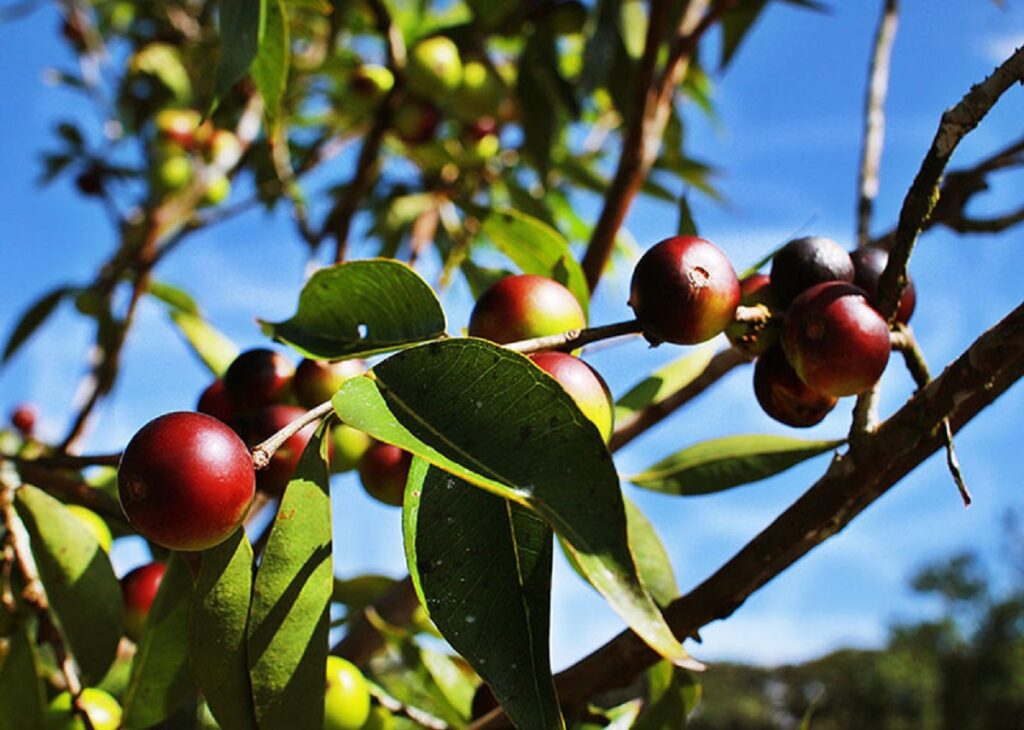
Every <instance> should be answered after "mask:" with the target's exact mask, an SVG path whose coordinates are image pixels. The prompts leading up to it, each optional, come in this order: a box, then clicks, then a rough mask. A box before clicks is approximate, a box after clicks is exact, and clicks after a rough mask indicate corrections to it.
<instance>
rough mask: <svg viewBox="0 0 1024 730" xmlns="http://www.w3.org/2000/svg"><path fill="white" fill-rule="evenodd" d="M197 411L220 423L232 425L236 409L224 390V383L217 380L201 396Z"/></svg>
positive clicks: (219, 379)
mask: <svg viewBox="0 0 1024 730" xmlns="http://www.w3.org/2000/svg"><path fill="white" fill-rule="evenodd" d="M196 410H197V411H199V412H200V413H205V414H206V415H208V416H213V417H214V418H216V419H217V420H218V421H223V422H224V423H231V421H232V420H233V419H234V417H235V408H234V406H232V405H231V401H230V400H228V394H227V391H225V390H224V381H223V380H222V379H221V378H217V379H216V380H214V381H213V382H212V383H210V384H209V385H208V386H206V389H205V390H204V391H203V392H202V393H201V394H200V396H199V402H198V403H197V404H196Z"/></svg>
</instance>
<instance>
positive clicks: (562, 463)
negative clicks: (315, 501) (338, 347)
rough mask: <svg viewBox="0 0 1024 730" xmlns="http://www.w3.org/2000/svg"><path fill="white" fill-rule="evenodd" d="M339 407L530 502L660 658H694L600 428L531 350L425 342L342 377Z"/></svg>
mask: <svg viewBox="0 0 1024 730" xmlns="http://www.w3.org/2000/svg"><path fill="white" fill-rule="evenodd" d="M334 409H335V411H336V412H337V413H338V415H339V416H341V419H342V420H343V421H345V422H346V423H349V424H350V425H352V426H354V427H356V428H359V429H361V430H364V431H367V432H368V433H370V434H371V435H373V436H374V437H376V438H377V439H379V440H381V441H386V442H388V443H392V444H396V445H398V446H400V447H402V448H405V449H407V450H408V451H411V452H413V453H414V454H416V455H417V456H420V457H422V458H424V459H426V460H427V461H429V462H431V463H432V464H434V465H435V466H438V467H440V468H442V469H444V470H445V471H447V472H450V473H452V474H455V475H456V476H458V477H461V478H462V479H464V480H466V481H468V482H470V483H472V484H475V485H477V486H480V487H483V488H484V489H487V490H488V491H491V492H494V493H495V494H497V495H499V496H501V497H504V498H506V499H510V500H512V501H514V502H517V503H519V504H521V505H524V506H526V507H529V508H530V509H532V510H534V511H536V512H537V513H538V514H539V515H540V516H541V517H542V518H543V519H544V520H545V521H546V522H547V523H548V524H549V525H551V526H552V527H553V528H554V529H555V531H556V532H558V533H559V534H560V535H562V536H563V537H564V538H565V539H566V542H567V543H568V544H569V545H570V548H571V550H572V551H573V554H574V556H575V558H576V560H577V562H579V564H580V567H581V568H582V570H583V572H584V573H585V574H586V576H587V578H588V580H589V581H590V582H591V584H592V585H593V586H594V587H595V588H597V590H598V591H600V593H601V595H603V596H604V597H605V600H607V601H608V602H609V604H610V605H611V606H612V608H614V609H615V610H616V611H617V612H618V613H619V614H620V615H621V616H622V617H623V618H624V619H626V622H627V623H628V624H629V626H630V627H631V628H633V629H634V630H635V631H636V632H637V634H639V635H640V636H641V637H643V638H644V640H645V641H646V642H647V643H648V644H649V645H650V646H651V647H652V648H653V649H655V650H656V651H658V652H659V653H661V654H662V655H664V656H665V657H666V658H671V659H673V660H675V661H679V662H687V661H689V660H688V658H687V655H686V652H685V651H684V650H683V648H682V646H680V644H679V642H678V641H677V640H676V639H675V637H674V636H673V635H672V632H671V630H670V629H669V628H668V626H667V624H666V623H665V620H664V618H663V617H662V615H661V613H660V611H658V609H657V606H656V605H655V603H654V600H653V599H652V598H651V596H650V594H649V593H648V592H647V591H646V589H645V588H644V587H643V585H642V583H641V582H640V579H639V576H638V574H637V569H636V565H635V564H634V562H633V558H632V555H631V554H630V552H629V545H628V540H627V533H626V517H625V509H624V507H623V505H622V495H621V492H620V491H619V484H618V476H617V474H616V472H615V467H614V465H613V464H612V460H611V455H610V454H609V453H608V450H607V448H606V447H605V445H604V442H603V441H602V439H601V436H600V434H599V433H598V431H597V428H596V427H595V426H594V424H593V423H591V422H590V421H589V420H588V419H587V418H586V417H585V416H584V415H583V414H582V413H581V412H580V410H579V408H578V406H577V405H576V403H575V402H574V401H573V399H572V398H571V397H570V396H569V395H568V394H566V392H565V391H564V390H563V389H562V388H561V386H559V385H558V383H557V382H556V381H555V380H554V379H553V378H551V377H550V376H548V375H547V373H544V372H543V371H541V370H540V369H539V368H537V367H536V366H534V365H533V363H531V362H530V361H529V360H528V359H527V358H525V357H523V356H522V355H519V354H517V353H514V352H511V351H509V350H506V349H505V348H502V347H498V346H496V345H493V344H491V343H489V342H485V341H483V340H476V339H459V340H447V341H441V342H433V343H429V344H427V345H423V346H420V347H415V348H411V349H409V350H406V351H404V352H400V353H398V354H397V355H394V356H393V357H391V358H389V359H387V360H385V361H384V362H382V363H380V364H379V365H377V366H376V367H374V368H373V370H372V371H371V374H370V376H360V377H358V378H353V379H352V380H349V381H347V382H346V383H345V384H344V385H343V386H342V387H341V389H340V390H339V391H338V393H337V394H335V397H334ZM566 454H572V455H573V459H567V458H566Z"/></svg>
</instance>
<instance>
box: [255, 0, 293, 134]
mask: <svg viewBox="0 0 1024 730" xmlns="http://www.w3.org/2000/svg"><path fill="white" fill-rule="evenodd" d="M261 2H262V3H264V10H265V14H266V15H265V23H264V27H263V32H262V34H261V35H260V43H259V51H258V52H257V53H256V58H255V59H253V62H252V66H251V67H250V69H249V74H250V76H252V81H253V83H254V84H255V85H256V89H257V90H258V91H259V92H260V97H261V98H262V99H263V113H264V115H265V116H266V118H267V121H268V122H269V127H270V130H271V135H273V134H274V133H275V130H276V129H277V124H278V118H279V117H280V112H281V99H282V98H283V97H284V89H285V85H286V83H287V81H288V64H289V61H290V56H289V43H290V41H289V31H288V15H287V12H286V11H285V6H284V0H261Z"/></svg>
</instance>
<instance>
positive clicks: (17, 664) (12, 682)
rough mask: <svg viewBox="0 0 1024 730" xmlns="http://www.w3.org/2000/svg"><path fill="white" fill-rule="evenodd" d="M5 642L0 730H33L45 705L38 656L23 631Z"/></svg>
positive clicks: (0, 673) (0, 672) (0, 676)
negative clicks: (5, 654)
mask: <svg viewBox="0 0 1024 730" xmlns="http://www.w3.org/2000/svg"><path fill="white" fill-rule="evenodd" d="M7 640H8V641H9V642H10V643H9V644H8V646H7V656H6V658H4V659H3V660H2V662H3V663H2V664H0V730H34V728H38V727H39V724H40V721H41V720H42V715H43V709H44V708H45V706H46V704H45V699H46V695H45V693H44V691H43V680H42V672H41V671H40V668H39V657H38V656H37V654H36V649H35V646H34V645H33V644H32V640H31V639H30V638H29V635H28V631H26V630H25V629H24V628H18V629H17V630H16V631H14V633H13V634H11V635H10V636H9V637H7Z"/></svg>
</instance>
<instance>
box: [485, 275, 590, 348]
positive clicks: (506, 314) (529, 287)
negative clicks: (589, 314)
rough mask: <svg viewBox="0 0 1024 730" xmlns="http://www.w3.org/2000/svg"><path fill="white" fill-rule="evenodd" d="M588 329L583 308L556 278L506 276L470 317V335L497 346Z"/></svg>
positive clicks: (491, 289) (486, 292) (493, 286)
mask: <svg viewBox="0 0 1024 730" xmlns="http://www.w3.org/2000/svg"><path fill="white" fill-rule="evenodd" d="M586 326H587V319H586V315H584V313H583V307H581V306H580V303H579V301H578V300H577V299H576V297H575V296H574V295H573V293H572V292H571V291H569V290H568V289H567V288H565V287H564V286H562V285H561V284H559V283H558V282H557V281H555V280H554V279H549V278H547V277H546V276H537V275H535V274H517V275H513V276H506V277H505V278H504V279H501V280H499V281H498V282H497V283H495V284H494V285H492V286H491V287H490V288H489V289H488V290H487V291H485V292H484V293H483V294H482V295H481V296H480V298H479V299H477V301H476V304H475V305H474V306H473V312H472V314H471V315H470V318H469V335H470V336H471V337H481V338H483V339H485V340H490V341H491V342H497V343H498V344H506V343H508V342H518V341H519V340H529V339H532V338H534V337H544V336H546V335H556V334H559V333H562V332H566V331H568V330H574V329H583V328H584V327H586Z"/></svg>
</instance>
